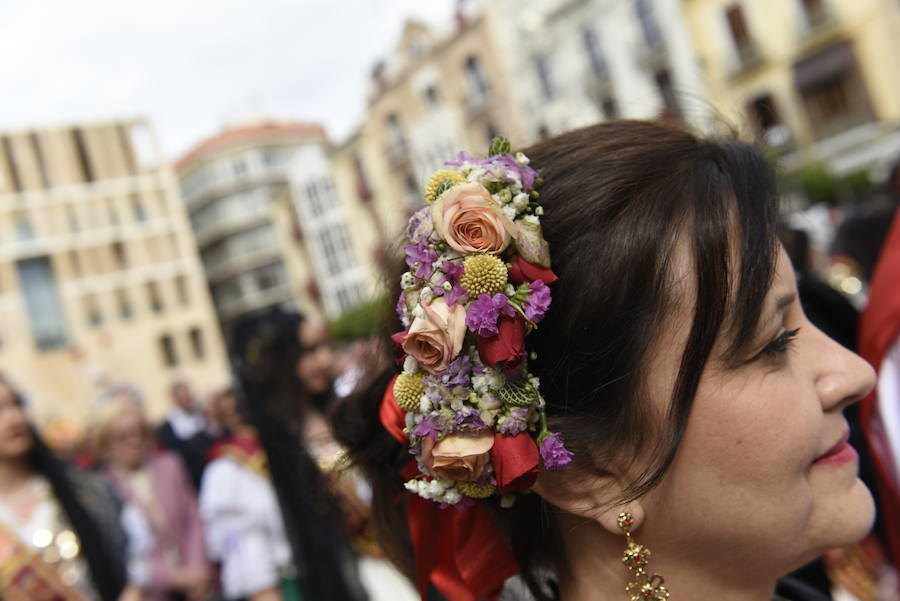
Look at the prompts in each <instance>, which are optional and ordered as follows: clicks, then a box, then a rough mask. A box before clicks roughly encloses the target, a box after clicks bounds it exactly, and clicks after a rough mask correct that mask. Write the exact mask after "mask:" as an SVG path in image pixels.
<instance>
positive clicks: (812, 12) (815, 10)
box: [800, 0, 828, 26]
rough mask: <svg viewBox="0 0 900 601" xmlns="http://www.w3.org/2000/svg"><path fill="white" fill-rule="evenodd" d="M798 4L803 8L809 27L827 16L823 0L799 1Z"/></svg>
mask: <svg viewBox="0 0 900 601" xmlns="http://www.w3.org/2000/svg"><path fill="white" fill-rule="evenodd" d="M800 4H801V6H802V7H803V14H804V15H805V16H806V21H807V23H809V24H810V25H811V26H815V25H817V24H819V23H821V22H822V21H823V20H825V19H826V18H827V16H828V10H827V9H828V7H827V6H826V5H825V0H800Z"/></svg>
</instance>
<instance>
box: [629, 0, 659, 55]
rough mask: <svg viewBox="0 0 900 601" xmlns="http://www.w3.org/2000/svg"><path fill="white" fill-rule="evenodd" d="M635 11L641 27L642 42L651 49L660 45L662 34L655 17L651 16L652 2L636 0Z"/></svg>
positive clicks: (649, 0)
mask: <svg viewBox="0 0 900 601" xmlns="http://www.w3.org/2000/svg"><path fill="white" fill-rule="evenodd" d="M635 10H636V12H637V17H638V22H639V23H640V25H641V32H642V33H643V34H644V41H645V42H647V45H649V46H650V47H653V48H655V47H657V46H659V45H661V44H662V34H661V33H660V31H659V27H658V26H657V24H656V16H655V15H654V14H653V5H652V0H637V1H636V2H635Z"/></svg>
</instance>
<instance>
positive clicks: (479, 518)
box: [378, 377, 537, 601]
mask: <svg viewBox="0 0 900 601" xmlns="http://www.w3.org/2000/svg"><path fill="white" fill-rule="evenodd" d="M396 379H397V378H396V377H395V378H394V379H393V380H391V382H390V384H388V387H387V390H385V393H384V397H383V398H382V401H381V407H380V408H379V411H378V415H379V417H380V418H381V423H382V425H383V426H384V428H385V430H387V431H388V432H389V433H390V434H391V436H393V437H394V438H395V439H397V441H398V442H401V443H404V444H405V443H407V442H408V439H407V437H406V435H405V434H404V433H403V428H404V427H405V425H406V419H405V414H404V412H403V410H402V409H400V407H399V406H398V405H397V399H396V398H395V397H394V380H396ZM497 438H508V439H510V440H514V439H516V438H518V437H509V436H497V437H496V438H495V441H496V439H497ZM526 438H528V439H529V440H531V438H530V437H528V436H527V435H526ZM495 444H496V442H495ZM502 444H504V443H501V445H502ZM514 444H516V445H518V444H520V443H518V442H517V443H514ZM531 445H532V446H533V447H534V441H531ZM535 452H537V448H536V447H535ZM492 457H493V454H492ZM535 467H536V463H535ZM405 471H406V470H404V472H405ZM532 482H533V481H532ZM407 521H408V522H409V532H410V536H411V537H412V544H413V552H414V553H415V558H416V581H417V584H418V588H419V595H421V597H422V601H426V600H427V599H428V583H429V582H430V583H431V584H433V585H434V586H435V588H437V589H438V590H439V591H440V592H441V594H442V595H444V597H446V599H447V601H479V600H480V599H489V600H490V601H494V600H495V599H496V598H497V597H498V596H499V595H500V592H501V591H502V590H503V583H504V582H505V581H506V579H507V578H509V577H511V576H515V575H516V574H518V572H519V566H518V564H517V563H516V560H515V557H513V555H512V552H511V551H510V550H509V547H508V546H507V544H506V541H504V540H503V537H502V536H501V535H500V532H499V531H498V530H497V527H496V525H495V524H494V521H493V519H492V518H491V516H490V514H489V513H488V511H487V509H485V508H484V506H483V505H482V504H480V503H477V502H476V503H473V504H471V505H462V504H460V505H457V506H455V507H447V508H443V509H442V508H441V507H440V505H438V504H437V503H435V502H434V501H429V500H427V499H423V498H422V497H420V496H418V495H414V494H413V495H410V496H409V502H408V506H407Z"/></svg>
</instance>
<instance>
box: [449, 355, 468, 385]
mask: <svg viewBox="0 0 900 601" xmlns="http://www.w3.org/2000/svg"><path fill="white" fill-rule="evenodd" d="M471 373H472V360H471V359H469V356H468V355H460V356H459V357H457V358H456V359H454V360H453V361H451V362H450V365H448V366H447V371H445V372H444V373H443V374H441V382H442V383H443V384H444V385H445V386H466V385H467V384H468V383H469V375H470V374H471Z"/></svg>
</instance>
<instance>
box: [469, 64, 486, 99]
mask: <svg viewBox="0 0 900 601" xmlns="http://www.w3.org/2000/svg"><path fill="white" fill-rule="evenodd" d="M466 80H467V81H468V86H469V92H470V94H471V95H472V96H474V97H475V98H484V97H485V96H487V93H488V84H487V79H486V78H485V76H484V71H483V70H482V68H481V63H480V62H479V61H478V58H476V57H474V56H470V57H469V58H468V59H466Z"/></svg>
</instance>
